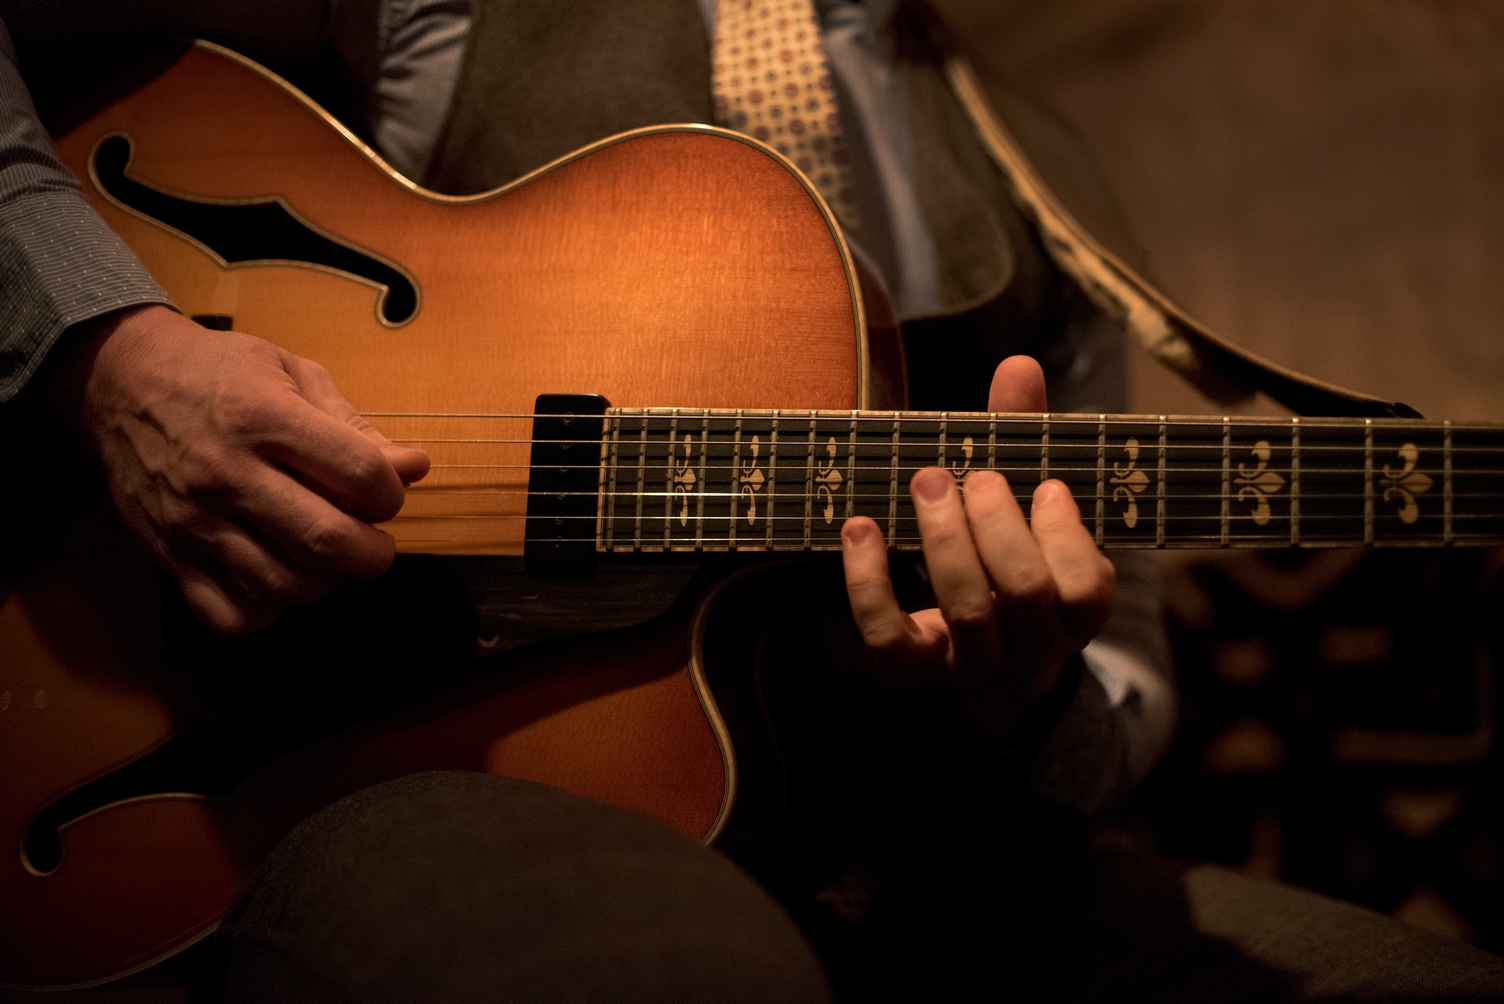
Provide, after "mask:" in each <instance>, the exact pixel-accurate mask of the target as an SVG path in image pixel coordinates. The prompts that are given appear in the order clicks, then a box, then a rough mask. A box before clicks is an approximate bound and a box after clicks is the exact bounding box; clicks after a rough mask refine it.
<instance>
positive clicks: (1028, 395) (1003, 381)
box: [987, 356, 1049, 413]
mask: <svg viewBox="0 0 1504 1004" xmlns="http://www.w3.org/2000/svg"><path fill="white" fill-rule="evenodd" d="M987 410H988V411H1011V412H1031V413H1032V412H1043V411H1048V410H1049V404H1048V403H1047V401H1046V398H1045V391H1044V370H1042V369H1040V367H1039V363H1038V362H1037V361H1035V360H1034V359H1033V358H1032V357H1030V356H1009V357H1008V358H1007V359H1004V360H1003V361H1002V362H1000V363H998V364H997V370H996V371H994V372H993V374H992V389H991V390H990V391H989V392H988V394H987Z"/></svg>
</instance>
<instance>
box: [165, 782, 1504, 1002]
mask: <svg viewBox="0 0 1504 1004" xmlns="http://www.w3.org/2000/svg"><path fill="white" fill-rule="evenodd" d="M963 843H964V844H965V845H966V846H967V847H974V846H975V845H974V844H972V843H971V842H968V841H963ZM997 864H998V863H995V862H994V863H987V862H967V861H964V860H959V859H956V860H950V861H942V862H934V861H932V862H929V863H928V864H927V865H926V866H924V867H921V868H917V869H915V870H912V871H911V872H910V873H908V874H907V875H900V876H899V877H898V878H896V879H895V880H894V882H893V884H892V885H891V886H890V887H889V888H887V889H880V890H878V893H877V896H876V899H875V901H874V905H873V907H872V909H871V910H869V911H866V913H865V915H864V917H863V920H862V922H861V925H860V930H859V931H858V932H856V933H855V934H854V935H850V936H848V937H846V938H845V943H844V945H842V946H841V947H839V948H838V949H837V950H834V951H831V952H829V953H828V959H827V961H828V968H829V970H830V973H831V975H832V977H834V981H835V986H834V993H835V995H836V998H837V999H843V1000H853V1001H857V1000H862V1001H865V1000H909V1001H912V1000H1020V1001H1080V1002H1090V1001H1104V1002H1105V1001H1108V1000H1113V1001H1120V1000H1124V999H1128V1000H1139V999H1144V1000H1160V1001H1202V1000H1205V1001H1235V1002H1236V1001H1249V1002H1254V1001H1257V1002H1269V1001H1309V1000H1326V999H1334V998H1341V999H1343V1000H1351V1001H1375V1002H1377V1001H1421V1000H1425V1001H1458V1002H1463V1001H1466V1002H1473V1001H1477V1002H1482V1001H1494V1000H1500V999H1504V960H1500V959H1498V958H1496V957H1495V956H1492V955H1489V954H1487V953H1485V952H1481V951H1479V950H1477V949H1474V948H1472V947H1470V946H1468V945H1464V944H1462V943H1459V942H1455V941H1452V940H1450V939H1447V938H1443V937H1440V936H1437V935H1432V934H1430V933H1428V932H1424V931H1421V930H1418V929H1413V928H1409V927H1406V926H1405V925H1402V924H1399V923H1398V922H1396V921H1393V920H1391V919H1390V918H1387V917H1383V916H1380V915H1378V914H1375V913H1372V912H1370V911H1367V910H1363V909H1360V908H1358V907H1355V906H1351V905H1349V904H1344V903H1339V902H1336V901H1333V900H1329V899H1326V898H1324V897H1320V896H1316V895H1314V894H1311V893H1307V892H1303V891H1300V890H1296V889H1292V888H1289V887H1287V886H1282V885H1279V884H1276V883H1271V882H1265V881H1261V880H1256V879H1252V878H1249V877H1247V876H1243V875H1240V874H1238V873H1235V872H1232V871H1229V870H1226V869H1221V868H1214V867H1210V866H1192V865H1183V864H1178V863H1175V862H1171V861H1167V860H1164V859H1144V858H1142V857H1140V856H1135V855H1124V854H1113V853H1106V852H1102V851H1093V850H1089V849H1086V848H1077V849H1075V850H1071V851H1067V852H1065V853H1062V854H1061V855H1059V856H1058V858H1057V859H1056V860H1053V861H1049V862H1043V863H1040V862H1027V863H1016V862H1015V863H1012V864H1014V865H1016V864H1022V865H1023V867H1012V866H1011V865H1010V864H1009V863H1003V864H1004V865H1005V866H1004V867H996V865H997ZM1002 875H1007V876H1009V878H1007V879H1002V878H1000V877H999V876H1002ZM811 933H812V934H813V935H814V936H815V938H816V942H817V944H819V945H820V946H821V948H822V949H826V948H829V947H830V945H831V940H832V939H831V937H830V936H829V934H828V932H826V933H821V932H818V931H812V932H811ZM207 970H208V971H207V973H205V974H202V975H201V977H200V980H199V986H198V987H197V988H196V990H195V997H196V998H198V999H200V1000H203V1001H225V1002H233V1004H242V1002H243V1004H250V1002H262V1001H266V1002H270V1001H279V1002H286V1001H305V1002H311V1004H325V1002H328V1004H334V1002H340V1004H344V1002H355V1001H360V1002H372V1004H376V1002H379V1004H386V1002H393V1004H395V1002H399V1001H400V1002H409V1001H455V1002H461V1001H472V1000H474V1001H488V1002H494V1001H526V1002H534V1001H538V1002H545V1001H546V1002H566V1001H587V1000H588V1001H603V1000H611V1001H661V1002H700V1001H720V1002H743V1001H745V1002H753V1001H758V1002H761V1001H785V1002H795V1004H797V1002H805V1001H809V1002H816V1001H828V1000H830V999H832V986H831V980H830V979H829V978H827V975H826V972H825V971H823V970H822V964H821V961H820V959H819V957H818V956H817V952H816V950H815V948H814V947H812V945H811V943H810V941H809V940H808V939H807V938H806V937H805V936H804V934H802V933H801V931H800V929H799V928H798V927H797V926H796V925H795V924H794V923H793V922H792V921H791V919H790V917H789V915H788V914H787V913H785V912H784V910H783V909H781V908H780V906H779V904H778V903H777V902H775V901H774V900H773V898H772V897H770V896H769V895H768V894H767V893H766V892H764V891H763V889H762V888H761V887H760V886H759V885H758V884H757V883H756V882H754V881H752V880H751V879H750V878H749V877H748V876H747V875H746V874H745V873H743V872H742V871H741V870H740V869H739V868H738V867H737V866H736V865H735V864H733V863H732V862H731V861H730V860H728V859H727V858H726V857H725V856H723V855H722V854H720V853H718V852H717V851H714V850H710V849H706V848H704V847H701V846H699V845H698V844H696V843H695V842H693V841H691V840H688V839H686V838H684V837H682V836H680V835H678V834H676V833H673V832H671V831H669V830H667V829H666V828H664V827H662V826H660V825H658V824H657V823H654V822H651V821H649V820H645V819H642V818H640V817H637V816H635V815H633V814H631V813H627V812H624V811H622V810H618V809H614V808H611V807H608V806H603V805H600V804H598V803H594V802H591V801H589V800H586V799H582V798H578V797H575V796H572V795H568V794H566V793H563V792H559V791H556V790H553V789H550V788H545V787H542V786H539V785H535V784H531V783H528V782H523V781H515V780H510V779H505V778H497V777H491V776H488V775H480V774H468V773H457V772H446V773H432V774H419V775H414V776H412V777H408V778H404V779H401V780H398V781H394V782H390V783H387V784H384V785H380V786H378V787H375V788H371V789H367V790H366V791H363V792H360V793H358V794H356V795H353V796H351V797H349V798H347V799H345V800H344V801H342V802H339V803H337V804H336V805H334V806H332V807H330V808H329V809H326V810H325V811H323V812H322V813H320V814H318V815H316V816H314V817H312V818H311V819H309V820H308V821H306V822H305V823H303V824H302V825H301V826H300V827H298V829H296V830H295V831H294V832H293V833H292V834H291V835H290V836H289V837H288V838H287V839H286V840H285V841H283V843H282V844H281V845H280V846H279V847H278V848H277V850H276V851H275V853H274V854H273V856H272V857H271V858H270V859H269V860H268V861H267V862H266V864H265V866H264V867H263V868H262V869H261V870H260V871H259V872H258V874H257V876H256V878H255V880H254V881H253V883H252V884H251V886H250V888H249V889H248V890H247V892H246V893H245V895H244V896H243V897H242V899H241V901H240V902H239V904H238V905H237V906H236V907H235V909H234V911H233V912H232V914H231V916H230V917H229V919H228V920H227V922H226V924H225V925H224V927H223V928H222V929H221V931H220V932H219V934H218V935H217V937H216V941H215V943H214V945H213V949H212V957H211V959H210V961H209V964H208V966H207Z"/></svg>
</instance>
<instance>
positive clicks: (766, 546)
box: [763, 411, 778, 551]
mask: <svg viewBox="0 0 1504 1004" xmlns="http://www.w3.org/2000/svg"><path fill="white" fill-rule="evenodd" d="M777 497H778V412H777V411H774V412H773V429H772V431H771V432H770V433H768V518H767V520H766V522H767V524H768V525H767V526H766V527H765V528H764V529H765V530H766V540H764V541H763V550H765V551H771V550H773V520H774V519H775V518H777V517H776V516H775V515H774V513H773V501H774V500H775V499H776V498H777Z"/></svg>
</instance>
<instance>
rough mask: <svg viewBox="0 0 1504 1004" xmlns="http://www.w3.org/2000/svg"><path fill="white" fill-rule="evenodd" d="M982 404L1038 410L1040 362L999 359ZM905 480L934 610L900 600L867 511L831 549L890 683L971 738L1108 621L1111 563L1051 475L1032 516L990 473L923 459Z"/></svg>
mask: <svg viewBox="0 0 1504 1004" xmlns="http://www.w3.org/2000/svg"><path fill="white" fill-rule="evenodd" d="M988 408H989V410H991V411H994V412H1043V411H1045V410H1046V404H1045V388H1044V373H1043V372H1042V371H1041V370H1040V368H1039V364H1038V363H1037V362H1035V361H1034V360H1033V359H1030V358H1029V357H1027V356H1014V357H1012V358H1010V359H1005V360H1004V361H1003V362H1002V363H1001V364H1000V365H999V366H998V368H997V372H996V374H995V375H994V376H993V379H992V390H991V393H990V395H989V398H988ZM909 488H910V491H911V493H912V494H913V497H914V511H915V514H916V516H917V518H918V522H919V532H920V535H921V537H922V538H923V544H924V557H925V564H926V566H927V568H928V570H929V579H930V585H931V587H932V588H933V589H934V592H935V599H936V601H937V602H938V603H939V606H938V607H934V608H931V609H928V610H920V611H918V612H917V613H915V614H913V615H910V614H907V613H904V612H903V610H901V609H900V608H899V606H898V603H897V600H896V599H895V598H894V594H893V584H892V581H891V579H890V578H889V575H888V550H887V545H886V543H885V542H884V540H883V535H882V532H881V531H880V530H879V529H878V526H877V524H876V523H874V522H873V521H872V520H871V519H868V518H867V517H865V516H858V517H854V518H852V519H849V520H847V521H846V525H845V527H844V528H843V530H842V533H841V546H842V552H843V556H844V559H845V566H846V589H847V593H848V595H849V596H850V599H851V609H852V613H853V614H854V615H855V617H856V623H857V627H858V628H859V629H860V630H861V633H862V638H863V639H864V640H865V641H866V643H867V645H868V646H869V647H870V648H871V649H872V651H873V653H874V654H875V656H876V657H877V661H878V665H879V669H880V672H881V673H882V676H883V678H884V679H883V682H884V683H885V684H886V685H887V687H888V688H889V689H890V690H891V691H893V692H895V693H897V694H898V695H901V696H903V697H904V698H906V699H911V700H918V701H921V702H923V703H924V704H925V705H927V706H928V707H930V708H931V709H932V710H933V711H934V712H936V713H938V714H940V715H942V716H944V717H945V718H946V719H948V720H949V721H951V722H952V723H954V724H955V725H957V726H958V727H960V728H961V729H963V730H965V731H966V732H967V733H969V734H971V735H974V736H977V737H979V738H989V737H1000V736H1003V735H1006V734H1007V733H1008V732H1009V731H1010V730H1011V729H1014V728H1016V727H1017V726H1018V725H1019V724H1020V723H1021V722H1022V721H1023V720H1024V719H1025V717H1026V716H1027V715H1028V713H1029V711H1030V710H1031V709H1032V708H1033V707H1034V706H1035V705H1036V704H1037V703H1038V702H1039V701H1041V700H1042V699H1043V698H1044V697H1046V696H1047V695H1048V694H1049V693H1050V691H1051V690H1052V689H1053V688H1054V686H1055V684H1056V683H1057V682H1058V680H1059V678H1060V673H1061V667H1062V665H1063V664H1064V661H1065V659H1066V658H1067V657H1068V656H1070V655H1071V654H1072V653H1074V652H1077V651H1079V650H1080V649H1081V648H1083V647H1084V646H1085V645H1086V643H1087V642H1088V641H1090V640H1091V639H1092V638H1093V637H1094V636H1095V635H1096V634H1097V632H1098V631H1100V630H1101V628H1102V625H1103V624H1104V623H1105V622H1106V620H1107V616H1108V614H1109V613H1110V612H1111V610H1112V601H1113V592H1114V576H1113V569H1112V565H1111V563H1110V562H1108V560H1107V559H1106V558H1105V557H1103V556H1102V554H1101V552H1100V551H1098V550H1097V547H1096V544H1095V543H1094V542H1093V541H1092V538H1091V534H1090V533H1089V532H1088V531H1087V529H1086V527H1085V526H1084V525H1083V524H1082V522H1081V514H1080V512H1079V510H1078V509H1077V507H1076V502H1075V500H1074V499H1073V498H1072V497H1071V494H1070V490H1069V489H1068V488H1067V487H1066V486H1065V485H1064V484H1063V483H1061V482H1059V481H1054V480H1051V481H1045V482H1043V483H1042V484H1040V485H1039V486H1038V487H1037V488H1035V489H1034V505H1033V513H1032V520H1026V519H1025V518H1024V514H1023V511H1022V510H1021V509H1020V507H1019V505H1018V502H1017V501H1016V500H1015V499H1014V497H1013V491H1012V489H1011V488H1010V487H1009V485H1008V482H1007V480H1006V479H1005V478H1004V477H1003V476H1002V475H1001V474H999V473H997V472H996V471H988V470H982V471H976V472H973V473H972V474H971V475H969V476H968V477H967V479H966V483H965V486H964V488H961V487H958V486H957V484H956V481H955V478H953V477H952V476H951V474H950V472H949V471H947V470H946V469H945V468H943V467H927V468H925V469H924V470H921V471H919V472H918V473H917V474H915V475H914V477H913V479H912V480H911V481H910V482H909ZM963 495H964V497H965V506H964V507H963V506H962V501H961V500H962V497H963ZM1031 523H1032V525H1031Z"/></svg>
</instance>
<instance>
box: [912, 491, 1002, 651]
mask: <svg viewBox="0 0 1504 1004" xmlns="http://www.w3.org/2000/svg"><path fill="white" fill-rule="evenodd" d="M909 492H910V494H911V495H912V496H913V498H914V515H915V516H916V517H917V518H918V521H919V535H920V537H921V539H922V541H923V546H924V561H925V565H926V567H928V569H929V575H930V586H931V588H933V589H934V591H935V601H936V603H937V604H938V606H939V607H940V612H941V614H942V615H943V616H944V617H945V623H946V624H947V625H949V627H950V631H951V638H952V641H953V644H954V645H955V647H956V650H957V652H958V654H960V653H962V652H964V653H965V654H966V655H967V656H968V657H971V658H976V659H979V660H982V664H984V665H999V664H1000V661H1001V658H1002V654H1003V647H1002V633H1001V631H1000V630H999V627H998V620H997V602H996V601H995V600H994V599H993V596H992V583H991V582H990V581H988V578H987V572H986V570H985V569H983V567H982V561H981V558H980V557H979V556H978V555H977V549H976V543H975V542H974V541H973V540H972V537H971V527H970V526H969V525H968V524H967V522H966V511H965V510H964V509H963V508H962V507H961V493H960V492H959V491H958V490H957V488H956V479H955V478H953V477H952V476H951V474H950V472H949V471H947V470H946V469H945V468H943V467H926V468H925V469H924V470H922V471H920V472H919V473H917V474H915V475H914V477H913V478H912V479H911V480H910V481H909Z"/></svg>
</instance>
